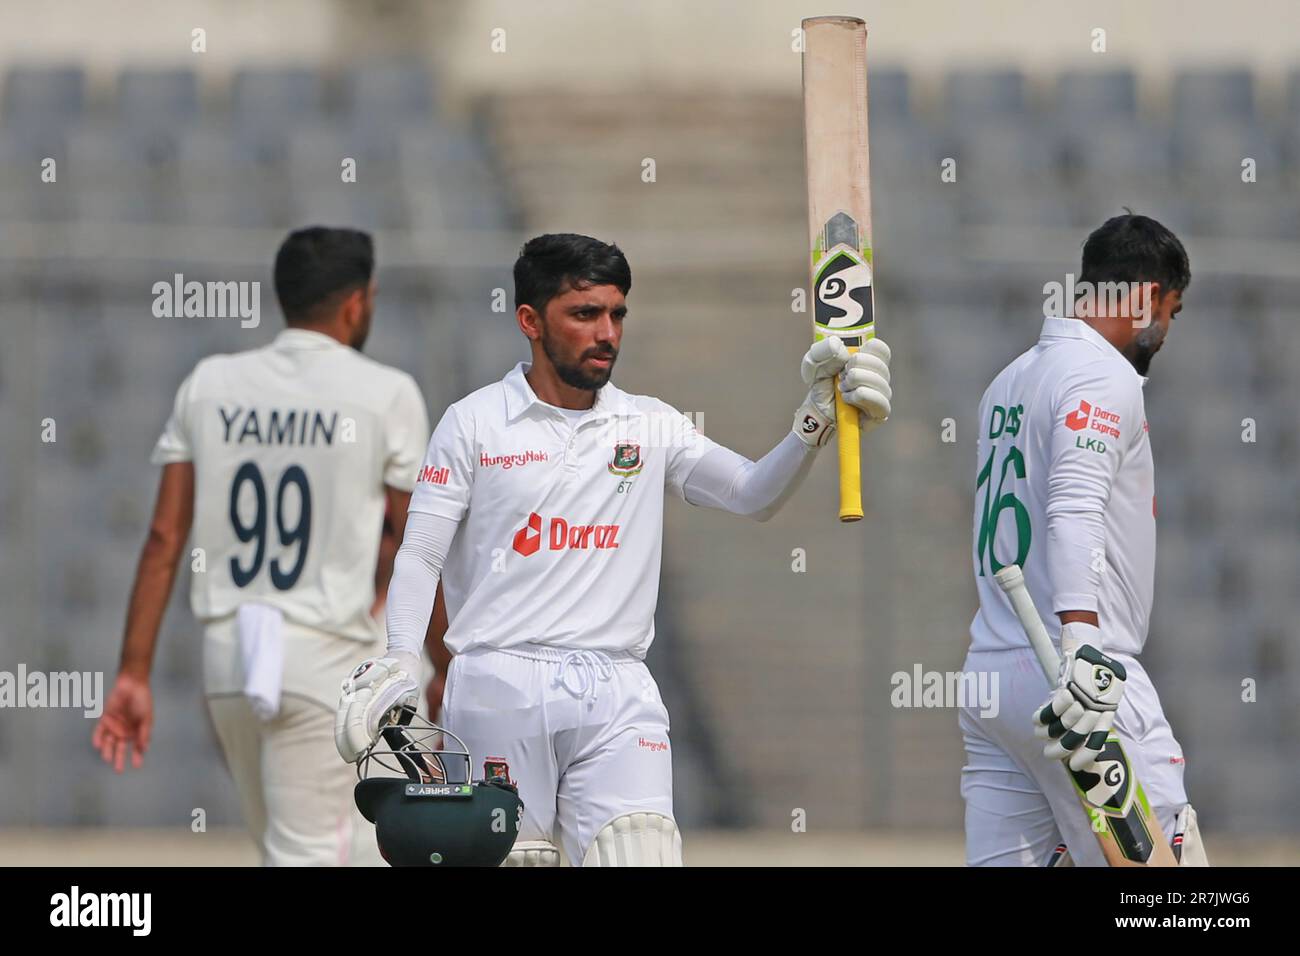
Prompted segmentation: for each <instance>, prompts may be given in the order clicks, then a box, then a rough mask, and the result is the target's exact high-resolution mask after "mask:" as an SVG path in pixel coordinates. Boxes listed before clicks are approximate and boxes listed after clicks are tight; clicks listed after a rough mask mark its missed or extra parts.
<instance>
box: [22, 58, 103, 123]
mask: <svg viewBox="0 0 1300 956" xmlns="http://www.w3.org/2000/svg"><path fill="white" fill-rule="evenodd" d="M85 101H86V76H85V72H84V71H83V70H82V69H81V67H79V66H63V67H36V66H18V67H14V68H13V69H11V70H10V71H9V73H8V74H7V75H6V76H5V84H4V105H5V109H4V117H5V122H6V124H11V123H18V122H22V123H30V124H36V125H40V124H53V125H58V124H62V123H65V122H66V121H67V120H68V119H70V118H72V117H75V116H77V115H78V114H80V113H81V111H82V108H83V107H84V105H85Z"/></svg>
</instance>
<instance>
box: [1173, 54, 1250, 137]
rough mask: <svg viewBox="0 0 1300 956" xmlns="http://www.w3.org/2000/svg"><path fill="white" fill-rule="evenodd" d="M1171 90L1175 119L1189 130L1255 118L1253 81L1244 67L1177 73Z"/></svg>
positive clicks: (1180, 71)
mask: <svg viewBox="0 0 1300 956" xmlns="http://www.w3.org/2000/svg"><path fill="white" fill-rule="evenodd" d="M1171 88H1172V90H1173V113H1174V119H1175V121H1176V122H1177V123H1178V125H1180V126H1186V127H1188V128H1189V129H1196V128H1198V127H1201V126H1204V125H1205V124H1206V123H1207V122H1213V121H1216V120H1223V119H1251V118H1253V117H1254V115H1255V78H1254V76H1253V74H1252V73H1251V72H1250V70H1248V69H1245V68H1237V69H1193V70H1179V71H1178V72H1176V73H1175V74H1174V77H1173V81H1172V83H1171Z"/></svg>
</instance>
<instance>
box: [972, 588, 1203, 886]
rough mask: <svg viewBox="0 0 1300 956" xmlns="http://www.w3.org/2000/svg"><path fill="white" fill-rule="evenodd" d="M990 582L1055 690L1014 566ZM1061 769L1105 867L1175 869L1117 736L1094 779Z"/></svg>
mask: <svg viewBox="0 0 1300 956" xmlns="http://www.w3.org/2000/svg"><path fill="white" fill-rule="evenodd" d="M994 578H995V579H996V580H997V582H998V586H999V587H1000V588H1002V590H1003V592H1005V593H1006V595H1007V599H1008V600H1009V601H1010V602H1011V607H1012V609H1013V610H1014V611H1015V612H1016V617H1017V618H1019V620H1020V626H1021V627H1023V628H1024V630H1025V635H1026V636H1027V637H1028V638H1029V644H1030V646H1031V647H1032V648H1033V649H1034V654H1035V655H1036V656H1037V657H1038V663H1039V666H1040V667H1042V669H1043V676H1044V677H1046V678H1047V683H1048V685H1049V686H1050V687H1055V686H1056V682H1057V679H1058V674H1059V673H1060V670H1061V659H1060V657H1059V656H1058V655H1057V653H1056V648H1055V647H1053V646H1052V639H1051V637H1049V636H1048V634H1047V629H1046V628H1045V627H1043V621H1042V618H1040V617H1039V616H1038V610H1037V609H1036V608H1035V607H1034V600H1033V598H1031V597H1030V596H1029V589H1028V588H1026V587H1025V576H1024V573H1023V572H1022V571H1021V570H1020V567H1019V565H1015V564H1008V565H1006V566H1005V567H1003V568H1002V569H1000V570H999V571H998V572H997V573H996V574H994ZM1063 766H1065V770H1066V773H1068V774H1069V776H1070V780H1071V782H1072V783H1073V785H1074V791H1075V793H1076V794H1077V795H1078V797H1079V802H1080V803H1081V804H1082V805H1083V809H1084V811H1085V812H1086V813H1087V814H1088V820H1089V823H1090V825H1091V828H1092V832H1093V835H1094V836H1096V838H1097V842H1098V844H1099V845H1100V846H1101V852H1102V855H1103V856H1105V857H1106V862H1107V863H1108V864H1109V865H1110V866H1177V865H1178V861H1177V860H1176V859H1175V858H1174V851H1173V850H1172V849H1171V848H1170V846H1169V844H1167V843H1166V842H1165V840H1164V833H1163V832H1162V831H1161V829H1160V823H1159V822H1158V821H1157V820H1156V817H1155V814H1154V813H1153V812H1152V810H1151V805H1150V804H1149V803H1148V802H1147V796H1146V792H1145V791H1144V790H1143V789H1142V784H1141V783H1140V782H1139V781H1138V779H1137V776H1136V774H1134V773H1133V767H1132V764H1131V763H1129V759H1128V755H1127V754H1126V753H1125V752H1124V745H1123V743H1122V742H1121V741H1120V738H1119V735H1118V734H1116V733H1111V735H1110V737H1109V738H1107V740H1106V746H1104V747H1103V748H1102V750H1101V753H1100V754H1099V755H1098V757H1097V761H1096V766H1097V767H1098V769H1099V771H1100V772H1099V773H1093V772H1085V771H1076V770H1070V768H1069V766H1068V765H1063Z"/></svg>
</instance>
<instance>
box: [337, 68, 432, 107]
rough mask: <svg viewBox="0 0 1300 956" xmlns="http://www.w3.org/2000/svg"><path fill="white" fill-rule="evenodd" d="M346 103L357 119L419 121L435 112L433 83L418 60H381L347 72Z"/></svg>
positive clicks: (426, 70)
mask: <svg viewBox="0 0 1300 956" xmlns="http://www.w3.org/2000/svg"><path fill="white" fill-rule="evenodd" d="M345 86H346V93H345V100H346V102H347V107H348V109H349V110H350V111H351V113H352V115H353V117H354V118H356V119H362V118H374V117H378V116H387V117H400V118H402V119H410V120H414V121H418V120H420V119H421V118H423V117H425V116H427V115H428V114H429V113H431V112H432V111H433V105H434V104H433V80H432V78H431V77H430V76H429V71H428V69H426V68H425V66H424V64H423V63H421V62H419V61H418V60H408V61H405V62H403V61H397V62H392V61H388V60H378V61H373V62H369V63H364V64H362V65H360V66H357V67H354V68H353V69H351V70H350V71H348V74H347V77H346V80H345Z"/></svg>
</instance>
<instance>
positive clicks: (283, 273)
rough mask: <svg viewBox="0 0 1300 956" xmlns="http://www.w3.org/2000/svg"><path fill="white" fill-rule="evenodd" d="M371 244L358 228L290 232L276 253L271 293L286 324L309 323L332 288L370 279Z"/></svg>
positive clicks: (345, 287)
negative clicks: (287, 322)
mask: <svg viewBox="0 0 1300 956" xmlns="http://www.w3.org/2000/svg"><path fill="white" fill-rule="evenodd" d="M374 268H375V246H374V243H373V242H372V241H371V239H370V234H369V233H367V232H361V231H360V230H358V229H331V228H328V227H326V226H309V227H308V228H306V229H299V230H297V231H295V232H291V233H289V237H288V238H287V239H285V240H284V242H283V243H282V244H281V245H280V251H279V252H277V253H276V255H275V296H276V298H277V299H279V300H280V309H281V311H283V312H284V317H285V319H287V320H288V321H289V322H291V323H295V322H304V323H311V322H313V321H315V320H316V319H317V318H319V317H318V316H316V315H313V312H314V311H315V310H316V309H317V307H319V306H320V305H321V304H322V303H323V302H325V301H326V300H327V299H329V298H330V297H331V296H333V295H335V294H336V293H339V292H343V291H349V292H350V291H351V290H352V289H354V288H356V287H357V286H361V287H363V288H364V287H365V286H368V285H369V284H370V275H371V273H372V272H373V271H374Z"/></svg>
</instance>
